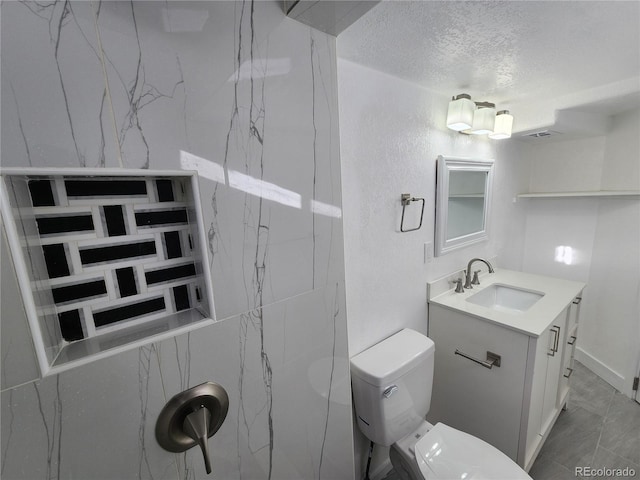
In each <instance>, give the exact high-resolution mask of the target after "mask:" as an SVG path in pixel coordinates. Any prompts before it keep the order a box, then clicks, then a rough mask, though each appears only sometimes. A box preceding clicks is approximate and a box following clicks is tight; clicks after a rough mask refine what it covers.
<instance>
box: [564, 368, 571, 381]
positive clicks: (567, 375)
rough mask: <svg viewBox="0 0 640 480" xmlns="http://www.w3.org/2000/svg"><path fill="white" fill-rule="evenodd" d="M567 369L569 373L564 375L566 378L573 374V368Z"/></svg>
mask: <svg viewBox="0 0 640 480" xmlns="http://www.w3.org/2000/svg"><path fill="white" fill-rule="evenodd" d="M567 370H569V373H566V374H565V375H564V378H569V377H570V376H571V374H572V373H573V368H569V367H567Z"/></svg>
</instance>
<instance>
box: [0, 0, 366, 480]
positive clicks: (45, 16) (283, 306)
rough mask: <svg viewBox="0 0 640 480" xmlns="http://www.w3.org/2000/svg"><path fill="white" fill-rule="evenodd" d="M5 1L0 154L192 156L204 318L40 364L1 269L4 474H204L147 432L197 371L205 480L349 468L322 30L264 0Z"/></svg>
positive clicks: (339, 255)
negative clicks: (74, 360) (213, 428)
mask: <svg viewBox="0 0 640 480" xmlns="http://www.w3.org/2000/svg"><path fill="white" fill-rule="evenodd" d="M0 14H1V21H2V30H1V32H2V33H1V34H2V38H1V40H2V43H1V46H2V85H1V87H2V92H1V93H2V111H1V114H2V126H1V128H2V139H1V140H2V142H1V162H2V166H3V167H89V168H95V167H110V168H119V167H124V168H136V169H137V168H149V169H152V170H153V169H170V170H175V169H180V168H187V169H193V168H195V169H197V170H198V171H199V173H200V175H201V177H200V190H201V200H202V203H203V216H204V222H205V228H206V230H207V232H208V245H207V248H208V253H209V257H210V258H209V260H210V264H209V268H210V269H211V273H212V277H213V290H214V291H213V296H214V301H215V313H216V320H217V322H216V323H214V324H213V325H210V326H207V327H204V328H201V329H198V330H194V331H191V332H189V333H185V334H182V335H180V336H177V337H174V338H171V339H168V340H163V341H159V342H155V343H149V344H147V345H145V346H143V347H140V348H135V349H132V350H129V351H127V352H125V353H120V354H118V355H114V356H110V357H107V358H103V359H101V360H96V361H94V362H91V363H88V364H86V365H84V366H81V367H77V368H74V369H72V370H69V371H65V372H63V373H61V374H58V375H54V376H47V377H46V378H44V379H41V378H39V375H38V371H37V369H36V368H35V365H34V362H33V358H34V355H33V350H32V348H33V347H32V345H31V344H30V342H29V341H28V337H25V332H26V331H27V330H28V329H27V326H26V324H25V322H26V320H25V318H24V315H22V313H23V312H21V311H20V308H15V307H16V305H15V303H14V302H12V303H11V304H9V301H10V300H9V299H7V296H6V295H4V293H5V291H6V292H8V291H9V287H10V286H11V285H12V284H13V283H14V277H13V272H12V270H11V269H10V268H5V267H4V266H3V267H2V276H3V278H2V288H3V296H2V300H3V302H2V305H1V308H2V312H1V316H0V327H1V329H2V330H1V332H0V334H1V336H2V352H0V354H1V356H2V367H1V374H2V393H1V401H2V410H1V415H2V416H1V437H2V443H1V446H2V451H1V457H0V461H1V467H0V468H1V471H0V475H1V476H2V478H3V479H5V478H6V479H33V478H46V479H54V478H55V479H63V478H82V479H94V478H95V479H98V478H104V479H115V478H118V479H129V478H141V479H151V478H153V479H174V478H178V479H193V478H206V475H205V471H204V462H203V460H202V456H201V454H200V452H199V451H198V449H197V448H194V449H191V450H189V451H187V452H185V453H180V454H174V453H169V452H166V451H164V450H162V449H161V448H160V447H159V446H158V444H157V443H156V440H155V433H154V428H155V421H156V418H157V416H158V413H159V412H160V410H161V408H162V407H163V406H164V404H165V403H166V401H168V400H169V399H170V398H171V397H172V396H173V395H175V394H176V393H178V392H180V391H182V390H184V389H186V388H188V387H191V386H194V385H198V384H200V383H202V382H205V381H215V382H218V383H220V384H221V385H222V386H223V387H225V389H226V390H227V392H228V393H229V397H230V407H229V414H228V416H227V419H226V421H225V422H224V424H223V425H222V427H221V429H220V430H219V431H218V433H217V434H216V435H215V436H214V437H212V438H211V439H210V440H209V445H210V449H211V452H212V457H213V458H212V463H213V473H214V475H215V476H216V478H223V479H225V480H230V479H241V478H246V479H249V478H251V479H261V478H264V479H302V478H304V479H314V478H327V479H343V478H344V479H351V478H353V471H354V468H353V447H352V421H351V396H350V385H349V374H348V354H347V333H346V315H345V299H344V257H343V241H342V238H343V237H342V210H341V197H340V191H341V187H340V160H339V139H338V120H337V119H338V111H337V87H336V72H335V66H336V60H335V39H334V38H333V37H330V36H328V35H325V34H323V33H320V32H318V31H315V30H312V29H310V28H309V27H306V26H304V25H302V24H299V23H297V22H295V21H293V20H290V19H288V18H286V17H285V16H284V14H283V12H282V10H281V5H280V2H277V1H273V2H271V1H269V2H249V1H246V2H244V1H236V2H213V1H206V2H203V1H197V2H187V1H179V2H144V1H142V2H125V1H117V2H106V1H105V2H99V1H92V2H84V1H77V2H73V1H71V2H69V1H67V2H63V1H60V2H46V3H44V2H3V3H2V6H1V9H0ZM3 248H5V249H6V246H5V245H4V243H3ZM2 258H3V260H4V261H6V258H7V257H6V255H3V257H2ZM27 263H28V262H27ZM18 303H19V302H18ZM25 339H27V340H25Z"/></svg>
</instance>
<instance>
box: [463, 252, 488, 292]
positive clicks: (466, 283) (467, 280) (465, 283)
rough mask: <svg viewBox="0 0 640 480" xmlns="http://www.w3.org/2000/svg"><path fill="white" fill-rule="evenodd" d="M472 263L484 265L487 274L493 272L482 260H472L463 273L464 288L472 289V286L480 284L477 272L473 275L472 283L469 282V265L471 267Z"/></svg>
mask: <svg viewBox="0 0 640 480" xmlns="http://www.w3.org/2000/svg"><path fill="white" fill-rule="evenodd" d="M474 262H482V263H484V264H485V265H486V266H487V268H488V269H489V273H493V272H494V271H495V270H494V269H493V266H492V265H491V264H490V263H489V262H488V261H487V260H485V259H484V258H472V259H471V260H470V261H469V264H468V265H467V270H466V271H465V282H464V288H473V285H480V282H479V281H478V272H476V273H475V276H474V277H473V281H472V280H471V265H473V263H474Z"/></svg>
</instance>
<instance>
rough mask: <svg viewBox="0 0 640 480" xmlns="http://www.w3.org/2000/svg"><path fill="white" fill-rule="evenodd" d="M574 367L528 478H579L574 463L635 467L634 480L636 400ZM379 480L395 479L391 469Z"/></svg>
mask: <svg viewBox="0 0 640 480" xmlns="http://www.w3.org/2000/svg"><path fill="white" fill-rule="evenodd" d="M574 368H575V371H574V373H573V378H572V379H571V389H572V390H571V393H570V395H569V401H568V405H567V410H566V411H563V412H561V413H560V416H559V417H558V420H557V422H556V424H555V425H554V427H553V429H552V430H551V433H550V434H549V438H547V441H546V442H545V444H544V446H543V447H542V450H541V451H540V453H539V454H538V458H537V460H536V462H535V463H534V464H533V467H531V471H530V472H529V475H530V476H531V477H532V478H533V480H576V479H582V478H583V477H582V476H580V475H576V467H590V468H592V469H598V468H608V469H617V468H621V469H624V468H625V467H629V468H632V469H634V471H635V476H634V477H631V478H634V479H638V480H640V404H638V403H636V402H635V401H633V400H631V399H629V398H628V397H626V396H625V395H623V394H621V393H620V392H617V391H616V390H615V389H614V388H613V387H612V386H610V385H609V384H608V383H606V382H605V381H604V380H602V379H601V378H600V377H598V376H597V375H595V374H594V373H593V372H591V371H590V370H589V369H587V368H586V367H585V366H583V365H582V364H580V363H579V362H575V363H574ZM592 478H593V479H608V478H614V477H593V476H591V477H589V480H590V479H592ZM617 478H620V477H617ZM383 480H400V479H399V477H398V475H397V474H396V473H395V472H394V471H393V470H391V471H390V472H389V473H387V475H386V476H385V477H384V479H383Z"/></svg>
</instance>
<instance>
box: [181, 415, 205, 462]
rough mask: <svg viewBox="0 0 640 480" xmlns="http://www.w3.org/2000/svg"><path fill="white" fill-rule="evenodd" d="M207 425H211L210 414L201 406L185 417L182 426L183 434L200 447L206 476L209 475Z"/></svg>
mask: <svg viewBox="0 0 640 480" xmlns="http://www.w3.org/2000/svg"><path fill="white" fill-rule="evenodd" d="M209 423H211V413H210V412H209V410H208V409H207V407H205V406H201V407H200V408H199V409H198V410H195V411H194V412H191V413H190V414H189V415H187V416H186V418H185V419H184V423H183V424H182V430H183V431H184V433H186V434H187V435H189V436H190V437H191V438H193V439H194V440H195V441H196V442H197V443H198V445H200V450H202V456H203V457H204V467H205V469H206V470H207V474H209V473H211V459H210V457H209V443H208V441H207V440H208V439H209Z"/></svg>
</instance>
